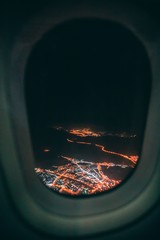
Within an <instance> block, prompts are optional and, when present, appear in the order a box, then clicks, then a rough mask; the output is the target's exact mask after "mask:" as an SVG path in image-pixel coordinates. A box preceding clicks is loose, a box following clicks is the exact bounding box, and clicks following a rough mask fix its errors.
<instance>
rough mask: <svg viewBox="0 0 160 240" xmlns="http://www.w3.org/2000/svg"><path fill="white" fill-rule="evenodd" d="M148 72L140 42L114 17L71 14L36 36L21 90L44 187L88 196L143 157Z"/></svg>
mask: <svg viewBox="0 0 160 240" xmlns="http://www.w3.org/2000/svg"><path fill="white" fill-rule="evenodd" d="M150 76H151V73H150V66H149V61H148V57H147V54H146V51H145V49H144V46H143V45H142V43H141V42H140V40H139V39H138V38H137V37H136V36H134V35H133V33H132V32H131V31H129V30H128V29H126V28H125V27H123V26H121V25H119V24H117V23H113V22H109V21H103V20H98V19H90V20H89V19H81V20H80V19H77V20H72V21H70V22H66V23H63V24H61V25H59V26H57V27H55V28H54V29H52V30H50V31H49V32H48V33H47V34H45V35H44V36H43V37H42V38H41V40H39V42H37V44H36V45H35V46H34V48H33V50H32V53H31V54H30V57H29V60H28V64H27V68H26V79H25V94H26V106H27V112H28V121H29V126H30V134H31V140H32V146H33V152H34V158H35V173H36V174H37V176H38V177H39V178H40V179H41V181H42V182H43V183H44V184H45V185H46V186H47V187H48V188H49V189H51V190H52V191H54V192H58V193H61V194H66V195H72V196H88V195H93V194H97V193H101V192H105V191H108V190H111V189H113V188H115V187H116V186H119V185H120V184H121V183H122V182H123V181H124V180H125V179H126V178H127V177H128V176H130V174H131V173H132V172H133V170H134V169H135V167H136V165H137V163H138V162H139V161H140V153H141V147H142V141H143V134H144V129H145V119H146V115H147V107H148V102H149V96H150V88H151V84H150ZM135 187H136V186H135Z"/></svg>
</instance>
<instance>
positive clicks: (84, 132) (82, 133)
mask: <svg viewBox="0 0 160 240" xmlns="http://www.w3.org/2000/svg"><path fill="white" fill-rule="evenodd" d="M68 132H69V133H71V134H73V135H76V136H79V137H100V136H101V133H100V132H93V131H92V130H91V129H90V128H82V129H71V130H68Z"/></svg>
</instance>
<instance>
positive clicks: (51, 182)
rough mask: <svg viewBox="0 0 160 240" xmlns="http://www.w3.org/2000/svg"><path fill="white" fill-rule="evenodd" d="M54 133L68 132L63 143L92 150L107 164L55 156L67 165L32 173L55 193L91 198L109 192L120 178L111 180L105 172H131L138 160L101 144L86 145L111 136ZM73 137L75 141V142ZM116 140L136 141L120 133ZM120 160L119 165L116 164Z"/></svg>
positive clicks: (86, 132)
mask: <svg viewBox="0 0 160 240" xmlns="http://www.w3.org/2000/svg"><path fill="white" fill-rule="evenodd" d="M56 130H57V131H64V132H67V133H68V134H69V135H70V138H67V139H66V142H67V143H69V144H78V145H88V146H92V147H94V148H96V149H97V150H99V151H101V152H103V154H106V161H103V162H98V161H97V162H95V161H94V162H93V161H86V160H85V159H77V158H74V157H72V156H68V155H60V156H58V158H59V160H61V159H63V160H66V161H68V163H67V164H62V165H53V166H52V169H45V168H35V172H36V173H37V175H38V176H39V177H40V179H41V180H42V181H43V183H44V184H45V185H46V186H47V187H48V188H50V189H52V190H54V191H56V192H59V193H63V194H69V195H91V194H96V193H99V192H104V191H107V190H110V189H112V188H114V187H116V186H117V185H119V184H120V183H121V182H122V181H123V179H122V178H120V177H119V179H117V177H118V176H117V177H116V178H115V179H114V178H113V177H111V176H109V175H108V174H107V170H110V169H112V168H115V167H116V168H118V169H121V170H123V169H129V171H130V170H131V169H133V168H134V167H135V165H136V163H137V161H138V159H139V156H138V155H126V154H122V153H118V152H114V151H111V150H109V149H106V147H105V146H103V145H101V144H98V143H95V142H88V141H85V139H87V138H88V137H90V138H94V139H96V138H97V139H98V138H100V137H102V136H112V134H110V133H106V132H95V131H92V130H91V129H89V128H82V129H70V130H68V129H64V128H62V127H57V128H56ZM114 136H115V135H114ZM76 137H78V140H77V138H76ZM116 137H120V138H136V135H127V134H126V133H123V134H119V135H118V134H117V135H116ZM80 139H81V141H80ZM43 151H44V152H45V153H48V152H49V151H50V149H44V150H43ZM108 156H113V157H114V158H117V160H116V161H112V159H111V158H109V157H108ZM119 158H120V159H121V161H118V159H119Z"/></svg>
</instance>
